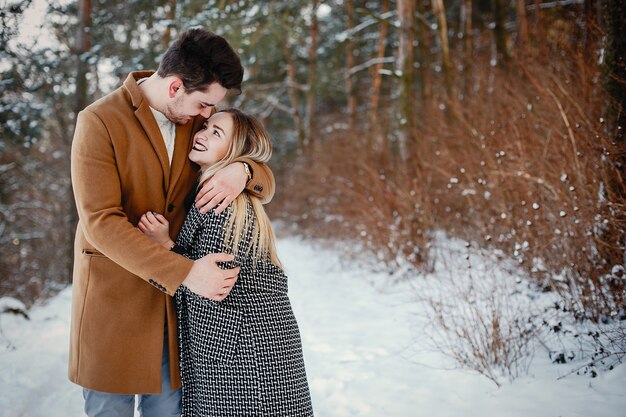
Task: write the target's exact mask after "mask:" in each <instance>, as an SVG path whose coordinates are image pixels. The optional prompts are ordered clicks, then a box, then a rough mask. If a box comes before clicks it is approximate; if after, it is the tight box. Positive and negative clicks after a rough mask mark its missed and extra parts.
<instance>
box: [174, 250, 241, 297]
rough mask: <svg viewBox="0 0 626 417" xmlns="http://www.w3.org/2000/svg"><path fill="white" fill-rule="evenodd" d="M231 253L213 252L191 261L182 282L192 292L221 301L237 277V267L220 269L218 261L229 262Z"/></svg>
mask: <svg viewBox="0 0 626 417" xmlns="http://www.w3.org/2000/svg"><path fill="white" fill-rule="evenodd" d="M233 259H234V256H233V255H229V254H226V253H213V254H210V255H206V256H204V257H202V258H200V259H198V260H195V261H194V262H193V266H192V267H191V270H190V271H189V274H188V275H187V277H186V278H185V280H184V281H183V284H184V285H185V286H186V287H187V288H189V289H190V290H191V291H192V292H195V293H196V294H198V295H201V296H203V297H206V298H209V299H211V300H215V301H222V300H223V299H224V298H226V297H227V296H228V294H230V291H231V290H232V289H233V285H235V282H236V281H237V278H238V277H239V269H240V268H239V267H237V268H233V269H221V268H220V267H219V266H217V263H218V262H229V261H232V260H233Z"/></svg>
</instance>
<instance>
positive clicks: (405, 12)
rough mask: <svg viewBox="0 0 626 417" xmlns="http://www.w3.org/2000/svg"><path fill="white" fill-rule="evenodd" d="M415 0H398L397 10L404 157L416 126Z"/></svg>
mask: <svg viewBox="0 0 626 417" xmlns="http://www.w3.org/2000/svg"><path fill="white" fill-rule="evenodd" d="M415 3H416V2H415V0H398V2H397V12H398V19H399V21H400V27H399V31H398V72H399V73H400V82H399V83H398V89H399V91H398V93H399V94H398V118H399V122H400V126H399V129H398V135H399V139H400V152H401V156H402V157H403V158H406V157H407V150H408V145H409V143H408V140H409V136H410V132H411V131H412V130H413V127H414V120H413V114H412V108H413V103H414V101H415V95H414V93H413V75H414V71H413V63H414V62H415V54H414V53H413V41H414V39H415V36H414V31H413V25H414V22H415V20H414V16H415Z"/></svg>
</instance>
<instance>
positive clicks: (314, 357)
mask: <svg viewBox="0 0 626 417" xmlns="http://www.w3.org/2000/svg"><path fill="white" fill-rule="evenodd" d="M323 246H324V244H323V243H320V242H318V243H316V244H312V243H309V242H306V241H303V240H301V239H298V238H283V239H281V240H280V241H279V254H280V256H281V258H282V260H283V262H284V264H285V265H286V268H287V271H288V274H289V276H290V297H291V301H292V303H293V307H294V310H295V313H296V317H297V318H298V321H299V324H300V328H301V332H302V338H303V344H304V351H305V360H306V365H307V372H308V377H309V382H310V386H311V391H312V396H313V402H314V408H315V411H316V415H317V416H320V417H343V416H370V417H380V416H392V417H408V416H429V417H431V416H432V417H446V416H451V417H452V416H455V417H456V416H464V417H466V416H507V417H508V416H510V417H515V416H532V417H544V416H545V417H557V416H562V417H575V416H581V417H582V416H585V417H586V416H595V417H604V416H606V417H618V416H623V415H624V410H626V391H625V390H624V383H625V382H626V366H624V365H623V364H621V365H619V366H617V367H616V369H614V370H612V371H610V372H601V373H600V374H599V375H598V376H597V377H596V378H591V377H590V376H589V375H576V374H573V375H569V376H566V377H565V378H562V379H557V378H559V377H560V376H563V375H565V374H568V373H569V372H570V371H571V370H572V369H574V368H576V367H577V366H580V363H576V362H569V363H566V364H562V365H556V364H553V363H552V360H551V359H550V358H549V357H548V355H547V352H546V350H545V349H544V348H542V347H541V346H533V345H532V344H531V345H530V346H527V347H526V348H527V349H529V350H531V351H534V355H533V360H532V362H530V363H525V365H524V366H523V368H524V369H523V370H522V371H520V373H519V377H518V378H516V379H514V380H513V381H512V382H511V381H510V380H509V379H508V378H505V377H503V376H500V375H497V378H498V380H499V381H500V383H501V387H500V388H498V387H497V386H496V384H494V382H493V381H491V380H490V379H488V378H486V377H484V376H482V375H480V374H478V373H476V372H473V371H469V370H463V369H459V367H458V366H457V365H456V363H455V362H454V361H453V360H452V359H451V358H450V357H449V356H446V355H443V354H442V353H441V352H440V351H439V349H437V348H436V346H439V347H444V348H445V346H446V340H448V342H450V339H449V338H446V337H445V335H442V333H441V332H440V331H438V330H437V325H436V320H434V319H433V316H432V312H433V309H432V308H433V305H434V306H439V307H440V309H441V310H440V311H443V312H444V313H445V314H446V317H448V316H450V317H452V316H455V314H457V313H459V314H458V315H456V316H455V317H471V314H470V315H469V316H468V314H469V313H468V312H467V311H465V310H463V309H465V308H467V306H468V304H467V302H464V301H463V300H459V299H457V297H459V296H460V295H461V294H463V293H464V288H466V287H467V286H470V287H471V288H472V289H473V290H475V291H476V292H477V296H476V300H470V304H469V305H481V296H480V291H479V290H476V288H483V289H487V288H490V286H491V287H493V286H495V287H496V288H497V289H493V291H491V294H492V295H494V294H495V295H494V296H493V297H491V298H489V299H490V300H492V301H494V300H495V301H496V303H495V304H496V305H499V304H498V303H499V302H500V301H501V300H500V298H498V297H500V295H503V296H505V298H506V299H507V300H509V301H510V306H512V307H511V308H505V309H502V311H504V312H505V313H504V314H505V315H506V314H518V313H524V312H526V313H527V312H528V311H527V310H528V309H535V310H537V311H539V310H541V309H542V308H543V307H544V306H547V305H549V304H550V303H551V302H552V300H550V298H549V295H546V294H538V293H536V294H534V293H533V292H532V291H531V290H528V289H527V286H526V285H525V282H526V280H525V279H524V277H523V275H521V273H520V272H517V271H516V269H515V268H514V266H513V265H507V263H506V262H505V261H502V260H496V259H497V258H498V257H497V256H496V254H494V253H490V254H481V253H480V252H479V251H478V250H477V251H475V253H470V250H469V249H467V248H466V247H465V245H464V244H463V242H458V241H454V240H448V239H446V238H445V237H440V238H438V239H436V243H435V245H434V248H433V251H432V253H433V268H432V272H428V273H421V274H403V275H398V276H389V275H388V274H386V273H373V272H368V268H366V267H365V265H363V264H362V263H360V262H359V261H357V260H347V259H342V258H341V256H340V255H337V254H336V253H335V252H334V251H333V250H331V249H329V248H324V247H323ZM468 256H469V259H467V257H468ZM468 265H471V268H469V267H468ZM468 271H471V275H470V273H469V272H468ZM411 275H412V276H411ZM470 277H471V278H470ZM499 300H500V301H499ZM466 301H467V300H466ZM5 302H6V300H5ZM70 302H71V288H67V289H66V290H64V291H62V292H61V293H60V294H58V295H57V296H56V297H54V298H53V299H51V300H48V301H47V302H45V303H44V304H41V305H36V306H35V307H33V308H32V309H31V310H30V311H29V316H30V320H26V319H25V318H24V317H22V316H19V315H14V314H8V313H5V314H0V369H2V372H0V392H2V395H1V396H0V410H1V411H0V415H1V416H6V417H18V416H19V417H57V416H58V417H60V416H63V417H66V416H79V415H82V396H81V391H80V389H79V388H78V387H77V386H74V385H73V384H71V383H70V382H68V380H67V377H66V362H67V349H68V338H69V315H70ZM455 305H456V306H458V308H457V311H456V312H455V311H454V306H455ZM485 305H486V306H488V305H490V304H488V303H487V304H485ZM470 313H471V312H470ZM464 314H465V316H464ZM504 319H505V320H504V322H506V319H507V318H506V317H504ZM509 319H510V317H509ZM477 331H479V330H478V326H477ZM526 368H527V371H526Z"/></svg>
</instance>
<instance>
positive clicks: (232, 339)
mask: <svg viewBox="0 0 626 417" xmlns="http://www.w3.org/2000/svg"><path fill="white" fill-rule="evenodd" d="M229 210H230V208H229V209H228V210H225V212H224V213H222V214H220V215H215V214H214V213H213V212H209V213H207V214H201V213H200V212H199V211H198V210H197V209H196V208H195V207H192V208H191V209H190V212H189V214H188V215H187V218H186V220H185V224H184V225H183V228H182V230H181V232H180V235H179V236H178V239H177V242H176V243H177V244H178V245H180V246H182V247H183V248H184V249H185V253H186V256H187V257H189V258H190V259H198V258H200V257H202V256H204V255H206V254H209V253H217V252H225V251H226V250H225V247H224V235H225V225H226V221H227V216H228V212H229ZM248 215H249V216H253V215H254V212H253V211H252V208H251V206H249V207H248ZM250 245H251V238H250V235H249V234H248V235H246V236H244V237H243V238H242V239H241V242H240V253H245V252H246V251H245V249H246V248H249V246H250ZM234 264H236V265H238V266H241V272H240V273H239V279H238V281H237V283H236V284H235V286H234V288H233V290H232V292H231V293H230V295H229V296H228V297H227V298H226V299H225V300H224V301H221V302H218V301H212V300H209V299H207V298H204V297H201V296H199V295H197V294H195V293H193V292H191V291H190V290H189V289H188V288H186V287H184V286H181V288H179V290H178V291H177V292H176V295H175V298H176V306H177V311H178V326H179V329H178V330H179V340H180V342H179V343H180V368H181V376H182V383H183V413H182V417H192V416H193V417H209V416H210V417H227V416H233V417H235V416H236V417H248V416H249V417H253V416H254V417H260V416H266V417H281V416H284V417H287V416H289V417H292V416H293V417H295V416H312V415H313V409H312V406H311V398H310V394H309V387H308V383H307V379H306V373H305V368H304V359H303V356H302V344H301V340H300V332H299V329H298V324H297V323H296V319H295V317H294V315H293V311H292V309H291V304H290V302H289V298H288V296H287V276H286V275H285V274H284V272H283V271H282V270H281V269H280V268H278V267H277V266H275V265H273V264H271V263H269V262H268V261H258V262H257V263H254V262H253V260H252V259H250V257H247V256H239V257H238V259H236V260H235V261H234ZM226 266H227V267H231V265H226Z"/></svg>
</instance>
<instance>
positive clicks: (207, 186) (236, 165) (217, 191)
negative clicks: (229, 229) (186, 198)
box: [196, 162, 248, 214]
mask: <svg viewBox="0 0 626 417" xmlns="http://www.w3.org/2000/svg"><path fill="white" fill-rule="evenodd" d="M247 182H248V175H247V174H246V170H245V168H244V166H243V163H242V162H233V163H232V164H230V165H227V166H225V167H224V168H222V169H220V170H219V171H217V172H216V173H215V175H213V176H212V177H211V178H210V179H209V180H208V181H206V182H205V183H204V184H202V188H200V191H198V195H197V196H196V207H198V208H199V209H200V213H206V212H207V211H209V210H211V209H212V208H213V207H215V206H217V208H216V209H215V214H220V213H221V212H222V211H223V210H224V209H225V208H226V207H228V205H229V204H230V203H231V202H232V201H233V200H234V199H235V198H237V196H238V195H239V194H241V192H242V191H243V190H244V188H245V187H246V183H247ZM218 204H219V205H218Z"/></svg>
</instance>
